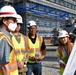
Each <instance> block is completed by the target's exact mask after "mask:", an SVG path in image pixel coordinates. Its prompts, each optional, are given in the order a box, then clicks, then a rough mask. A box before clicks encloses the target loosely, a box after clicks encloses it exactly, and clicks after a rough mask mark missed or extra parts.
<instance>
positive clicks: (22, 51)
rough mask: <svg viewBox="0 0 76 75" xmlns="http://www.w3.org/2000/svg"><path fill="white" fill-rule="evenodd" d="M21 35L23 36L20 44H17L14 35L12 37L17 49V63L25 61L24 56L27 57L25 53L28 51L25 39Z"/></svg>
mask: <svg viewBox="0 0 76 75" xmlns="http://www.w3.org/2000/svg"><path fill="white" fill-rule="evenodd" d="M19 34H20V35H21V41H20V43H18V42H17V40H16V38H15V37H14V35H13V37H12V41H13V44H14V47H15V54H16V59H17V61H21V60H23V58H24V55H25V51H26V49H25V38H24V36H23V35H22V34H21V33H19Z"/></svg>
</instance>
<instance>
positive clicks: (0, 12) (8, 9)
mask: <svg viewBox="0 0 76 75" xmlns="http://www.w3.org/2000/svg"><path fill="white" fill-rule="evenodd" d="M0 17H15V18H17V12H16V10H15V9H14V8H13V7H12V6H10V5H7V6H3V7H2V8H1V9H0Z"/></svg>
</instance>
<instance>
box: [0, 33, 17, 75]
mask: <svg viewBox="0 0 76 75" xmlns="http://www.w3.org/2000/svg"><path fill="white" fill-rule="evenodd" d="M3 38H5V39H6V40H7V42H8V44H9V45H10V46H11V47H12V50H11V52H10V56H9V60H10V62H9V64H8V65H9V69H10V75H18V69H17V63H16V59H15V54H14V50H13V49H14V48H13V44H12V41H11V40H10V38H9V37H8V36H7V35H6V34H4V33H2V32H0V40H2V39H3ZM0 75H3V74H2V64H1V63H0Z"/></svg>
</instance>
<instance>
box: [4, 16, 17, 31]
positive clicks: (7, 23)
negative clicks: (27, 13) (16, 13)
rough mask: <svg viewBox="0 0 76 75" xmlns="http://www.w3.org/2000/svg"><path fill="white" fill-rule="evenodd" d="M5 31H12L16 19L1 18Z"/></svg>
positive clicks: (14, 27) (15, 25)
mask: <svg viewBox="0 0 76 75" xmlns="http://www.w3.org/2000/svg"><path fill="white" fill-rule="evenodd" d="M3 23H4V25H5V26H6V30H7V31H14V30H15V29H16V27H17V20H16V18H13V17H6V18H4V19H3Z"/></svg>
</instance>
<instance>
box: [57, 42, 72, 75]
mask: <svg viewBox="0 0 76 75" xmlns="http://www.w3.org/2000/svg"><path fill="white" fill-rule="evenodd" d="M70 44H71V45H73V43H70ZM56 54H57V55H58V56H59V57H60V58H61V59H62V60H63V62H65V63H67V61H68V56H64V53H63V52H62V56H60V53H59V51H58V50H56ZM64 69H65V65H60V75H62V74H63V72H64Z"/></svg>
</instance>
